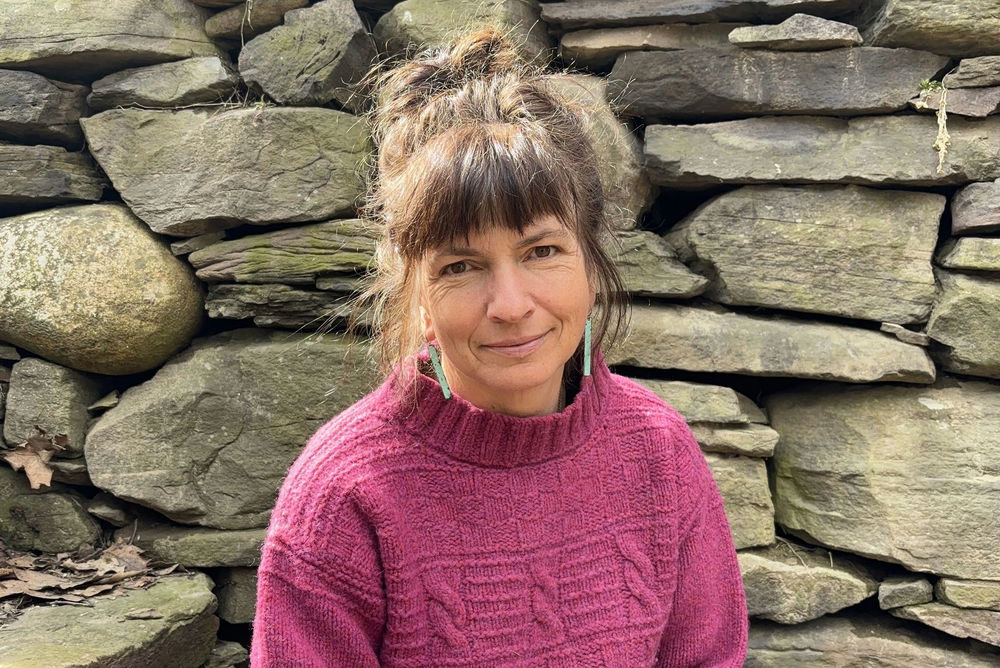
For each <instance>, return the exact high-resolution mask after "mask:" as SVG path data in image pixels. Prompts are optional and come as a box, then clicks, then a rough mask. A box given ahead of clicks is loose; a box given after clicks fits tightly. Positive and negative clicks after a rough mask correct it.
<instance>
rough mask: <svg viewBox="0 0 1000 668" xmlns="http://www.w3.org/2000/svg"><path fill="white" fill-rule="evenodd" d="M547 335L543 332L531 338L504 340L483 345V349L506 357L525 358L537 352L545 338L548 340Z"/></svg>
mask: <svg viewBox="0 0 1000 668" xmlns="http://www.w3.org/2000/svg"><path fill="white" fill-rule="evenodd" d="M548 335H549V333H548V332H545V333H544V334H540V335H538V336H533V337H521V338H516V339H506V340H503V341H497V342H496V343H491V344H488V345H487V344H484V345H483V348H485V349H486V350H489V351H490V352H494V353H497V354H499V355H504V356H507V357H527V356H528V355H530V354H531V353H533V352H535V351H536V350H538V348H539V347H540V346H541V345H542V344H543V343H544V342H545V340H546V338H548Z"/></svg>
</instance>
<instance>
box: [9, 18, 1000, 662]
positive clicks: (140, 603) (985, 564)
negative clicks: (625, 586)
mask: <svg viewBox="0 0 1000 668" xmlns="http://www.w3.org/2000/svg"><path fill="white" fill-rule="evenodd" d="M991 4H992V3H988V2H981V1H980V0H952V2H950V3H940V2H937V0H865V1H863V2H862V1H861V0H692V1H690V2H685V3H651V2H648V1H647V0H618V1H617V2H614V3H608V2H604V1H601V0H569V1H566V2H547V3H541V4H539V3H538V2H536V0H488V1H487V2H482V1H475V0H453V1H451V2H447V3H445V2H440V1H439V0H403V1H402V2H395V1H394V0H357V1H356V2H353V3H352V2H351V1H350V0H320V1H318V2H310V1H309V0H253V1H252V2H246V3H244V2H242V1H241V0H194V1H189V0H158V2H155V3H154V2H150V1H149V0H119V2H116V3H113V4H109V3H98V2H97V1H96V0H93V1H92V2H90V1H88V2H80V3H70V4H69V5H67V6H66V7H62V6H60V10H59V11H55V10H54V9H52V8H51V7H47V6H46V5H44V4H43V3H34V2H30V0H8V2H7V3H6V7H5V16H4V17H3V18H2V19H0V25H2V26H3V30H0V153H2V154H4V155H10V156H11V161H10V163H11V164H10V166H9V167H7V168H5V170H4V173H5V174H7V175H8V178H7V179H6V180H3V182H2V183H0V248H2V249H4V250H3V252H2V253H0V340H2V341H3V342H6V343H8V344H12V345H3V344H0V421H2V430H3V438H4V441H5V442H6V444H7V446H8V447H9V448H14V447H15V446H17V445H18V444H20V443H22V442H24V441H25V440H26V439H28V438H29V437H30V435H31V434H32V433H33V432H32V430H33V429H34V427H35V425H38V427H39V428H41V429H43V430H44V432H45V433H46V434H49V435H52V434H62V435H65V444H66V445H65V448H64V449H62V450H60V451H59V452H57V453H56V454H55V456H54V458H53V459H52V460H51V461H50V462H49V466H50V468H51V469H52V484H51V485H41V486H38V487H33V486H32V485H30V484H28V481H27V479H26V477H25V475H24V472H15V471H14V470H12V469H10V468H8V467H0V541H2V542H3V543H4V544H6V545H8V546H11V547H14V548H16V549H24V550H37V551H42V552H49V553H58V552H61V551H71V550H75V549H76V548H77V547H78V546H80V545H83V544H91V545H93V544H99V543H102V542H106V541H108V540H110V539H111V538H112V537H116V538H126V539H128V540H131V541H133V542H134V543H136V544H137V545H139V546H140V547H142V548H143V549H145V550H146V555H147V556H150V557H153V558H156V559H158V560H162V561H165V562H170V563H179V564H182V565H184V566H186V567H188V568H190V569H198V570H204V571H205V573H207V574H208V575H209V576H210V577H205V576H204V574H203V573H195V574H191V575H189V576H185V577H184V578H175V579H174V581H173V582H166V581H167V580H170V578H165V579H164V580H165V582H164V583H163V584H162V585H157V586H156V587H154V588H152V589H150V590H148V591H146V590H135V591H131V592H129V593H128V594H127V595H126V597H125V599H126V600H125V604H124V606H122V605H118V606H117V607H116V606H115V605H112V603H113V601H112V600H108V601H104V600H97V602H98V603H99V605H98V606H95V608H94V610H93V611H92V613H91V612H90V611H88V613H89V614H91V618H92V619H91V620H90V622H92V625H90V626H88V627H87V629H86V634H87V635H86V636H82V635H81V636H69V635H66V636H65V637H64V638H63V645H67V646H74V647H76V646H79V648H80V652H79V655H78V656H75V657H73V661H72V663H73V664H74V665H75V664H76V663H79V662H90V663H94V664H95V665H96V664H102V663H107V664H110V663H115V662H120V663H129V662H133V663H135V662H138V661H143V662H148V661H149V657H154V659H153V661H154V663H156V660H155V656H156V652H157V651H158V650H157V648H158V647H159V648H162V647H166V646H170V647H183V648H184V651H183V652H182V653H181V655H179V656H173V655H172V656H171V659H170V660H171V662H172V663H173V664H175V665H185V666H187V665H190V666H202V665H204V666H209V665H211V666H219V667H223V666H232V665H238V664H241V663H244V665H245V659H246V649H247V648H246V647H241V646H239V645H238V644H235V643H227V642H224V641H218V640H217V635H218V634H217V632H218V627H219V623H220V620H221V621H223V622H225V623H227V624H230V625H236V626H235V627H233V628H237V629H240V631H238V633H242V634H243V637H244V638H245V639H246V640H249V627H248V623H249V622H250V621H251V620H252V618H253V610H254V593H255V566H256V565H257V559H258V557H259V548H260V543H261V541H262V540H263V537H264V533H265V528H266V526H267V523H268V520H269V516H270V511H271V507H272V505H273V500H274V494H275V492H276V491H277V489H278V487H279V486H280V484H281V481H282V479H283V477H284V475H285V474H286V472H287V468H288V466H289V465H290V464H291V462H292V461H293V460H294V459H295V457H296V456H297V454H298V452H299V451H300V450H301V447H302V445H303V444H304V443H305V441H306V439H307V438H308V436H309V435H310V434H311V433H312V432H313V431H314V430H315V429H316V428H317V427H318V426H319V425H321V424H322V423H323V422H325V421H326V420H328V419H329V418H330V417H331V416H332V415H334V414H335V413H337V412H338V411H340V410H342V409H343V408H345V407H346V406H348V405H350V404H351V403H353V402H354V401H355V400H356V399H358V398H359V397H361V396H362V395H363V394H364V393H365V392H367V391H368V390H369V389H370V388H371V387H372V386H373V385H374V384H375V383H377V382H378V380H379V378H378V377H377V374H376V372H375V370H374V369H373V368H372V366H371V364H370V363H369V361H368V357H367V355H366V352H367V349H366V342H365V341H364V340H362V339H356V338H353V337H350V336H348V335H346V334H344V333H342V330H343V326H342V325H343V322H344V319H345V317H346V316H347V315H348V313H349V310H350V305H351V300H350V295H351V294H352V293H354V292H356V291H357V290H358V289H359V288H361V287H362V286H363V281H364V274H365V271H366V269H367V267H368V266H369V264H370V262H371V258H372V254H373V252H374V246H375V240H376V236H377V234H376V230H374V229H372V228H371V226H370V225H369V224H368V223H366V222H365V221H363V220H361V219H359V218H358V210H359V206H360V204H361V203H362V202H361V200H362V197H363V193H364V179H363V177H362V174H363V172H364V171H365V169H366V168H367V167H368V166H369V165H370V164H371V161H372V159H373V156H372V146H371V142H370V140H369V137H368V135H367V132H366V129H365V124H364V122H363V119H362V116H361V114H362V113H363V111H364V109H365V102H364V100H362V99H361V98H360V97H359V91H358V89H357V86H356V84H357V82H358V80H359V79H360V77H361V76H362V75H363V73H364V72H365V71H366V70H367V69H368V68H369V66H370V65H371V64H372V63H373V62H374V61H375V60H377V59H379V58H382V57H384V56H387V55H392V54H401V53H405V52H408V51H413V50H415V49H419V48H424V47H429V46H435V45H438V44H441V43H443V42H445V41H447V40H449V39H450V38H451V37H452V36H454V35H455V34H457V33H458V32H460V31H462V30H464V29H465V28H466V27H467V26H468V25H469V24H470V23H472V22H486V23H491V24H494V25H499V26H500V27H502V28H504V29H505V30H507V31H509V34H510V35H511V36H512V37H513V38H514V41H515V42H517V43H518V44H519V47H520V49H521V50H522V53H523V55H524V56H525V57H526V58H529V59H535V60H537V61H539V62H544V63H550V62H553V63H555V64H557V65H558V64H560V63H561V64H565V65H568V66H570V67H572V68H573V73H572V74H571V75H570V76H565V77H552V78H551V81H552V84H553V91H554V92H555V93H557V94H558V95H562V96H565V98H566V99H567V100H568V101H573V102H575V103H580V104H583V105H584V106H585V107H587V108H588V109H589V110H590V111H589V113H588V117H587V131H588V133H589V134H590V138H591V141H592V143H593V144H594V146H595V148H596V149H597V151H598V153H599V154H600V155H601V157H602V178H603V180H604V183H605V186H606V190H607V193H606V194H607V199H608V207H609V209H608V211H609V215H610V216H611V219H612V221H613V223H614V227H615V229H616V232H615V236H616V239H614V240H613V243H612V248H613V252H614V255H615V258H616V262H617V264H618V266H619V268H620V269H621V271H622V273H623V275H624V277H625V280H626V284H627V286H628V289H629V291H630V293H631V295H632V299H633V315H632V321H631V329H630V332H629V335H628V337H627V338H626V339H625V341H624V342H623V343H622V344H621V345H619V346H618V347H617V348H615V349H614V350H609V351H607V355H608V359H609V362H611V363H613V364H614V365H615V368H616V370H618V371H619V372H620V373H625V374H628V375H631V376H633V377H635V378H636V379H637V380H638V381H639V382H641V383H644V384H645V385H647V386H648V387H649V388H650V389H652V390H653V391H654V392H656V393H657V394H658V395H659V396H661V397H662V398H663V399H664V400H665V401H667V402H668V403H670V404H671V405H672V406H674V407H675V408H676V409H677V410H678V411H680V412H681V413H682V414H683V415H684V416H685V418H686V419H687V421H688V422H689V424H690V425H691V428H692V431H693V432H694V434H695V436H696V438H697V440H698V442H699V443H700V444H701V446H702V449H703V451H704V453H705V457H706V459H707V461H708V462H709V465H710V467H711V469H712V472H713V474H714V476H715V479H716V481H717V483H718V485H719V488H720V490H721V492H722V495H723V499H724V501H725V507H726V513H727V516H728V518H729V522H730V526H731V527H732V531H733V538H734V542H735V544H736V547H737V549H738V553H739V559H740V566H741V570H742V572H743V578H744V585H745V588H746V591H747V596H748V602H749V607H750V614H751V617H752V620H751V642H750V644H751V648H750V651H749V655H748V659H747V665H753V666H789V665H806V664H808V665H830V666H835V665H867V664H870V663H872V662H875V661H878V662H880V663H879V665H887V666H903V665H906V666H912V665H919V666H969V667H973V666H988V665H997V663H998V662H1000V649H997V648H998V647H1000V569H998V562H997V560H996V553H997V551H998V550H1000V524H998V522H997V520H996V517H997V516H998V514H1000V496H998V494H997V492H996V488H997V480H998V479H1000V469H998V467H997V464H996V462H997V461H1000V382H998V381H1000V343H998V342H1000V238H998V237H1000V234H998V233H1000V205H998V202H1000V158H998V156H1000V115H998V114H997V111H998V104H1000V93H998V91H1000V15H998V14H997V12H996V11H994V10H992V9H990V8H989V6H990V5H991ZM948 114H952V116H949V115H948ZM331 330H332V331H331ZM751 397H752V398H751ZM163 586H170V587H173V589H170V590H169V592H170V593H164V592H165V590H164V589H162V587H163ZM157 587H159V588H160V589H157ZM168 597H169V598H171V599H172V600H178V601H185V603H184V604H183V605H181V606H179V607H178V608H177V609H172V610H169V611H162V610H159V611H160V612H162V613H163V617H162V619H161V620H159V621H160V622H162V623H159V622H157V621H156V620H144V622H145V623H144V625H143V627H142V628H141V629H138V628H137V630H136V631H135V633H134V635H128V634H123V633H122V631H121V630H120V622H119V619H120V618H121V615H122V614H123V612H122V610H132V609H141V608H147V607H156V606H159V605H162V603H157V601H163V600H165V599H166V598H168ZM95 600H96V599H95ZM73 610H74V608H73V606H51V607H44V608H43V607H41V606H35V607H30V608H28V609H26V610H25V611H24V612H23V613H22V614H21V615H20V616H19V617H18V618H17V619H16V620H15V621H14V622H12V623H10V624H8V625H6V626H5V627H4V628H0V655H3V656H4V657H5V659H7V658H11V659H12V660H13V661H14V662H15V663H16V662H17V661H18V660H19V657H24V660H25V661H26V662H27V661H34V662H35V663H38V664H42V663H44V664H45V665H51V666H60V665H69V663H70V662H69V661H67V659H66V658H65V656H64V655H63V654H62V653H61V652H60V653H59V654H52V655H46V654H44V652H45V651H47V650H45V647H51V643H49V644H46V642H47V638H48V637H49V636H51V634H53V633H63V634H66V633H68V632H66V631H64V630H63V631H60V630H59V629H66V628H72V627H73V626H74V624H75V625H77V626H78V625H79V621H71V620H72V619H74V618H69V619H70V621H68V618H67V617H66V616H65V615H66V614H67V612H72V611H73ZM102 625H107V626H110V627H113V628H114V629H115V631H113V632H112V631H110V630H108V631H106V632H105V631H102ZM105 635H106V636H107V642H102V643H96V646H95V643H93V642H86V638H87V637H89V638H91V639H92V638H93V637H103V636H105ZM165 639H167V640H165ZM28 657H30V658H28Z"/></svg>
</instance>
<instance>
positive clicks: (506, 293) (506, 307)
mask: <svg viewBox="0 0 1000 668" xmlns="http://www.w3.org/2000/svg"><path fill="white" fill-rule="evenodd" d="M534 309H535V301H534V298H533V297H532V295H531V290H530V286H529V284H528V277H527V276H525V275H524V272H523V271H520V268H519V267H497V268H496V269H495V270H494V271H493V273H492V275H491V277H490V287H489V296H488V301H487V305H486V316H487V317H488V318H489V319H490V320H493V321H496V322H517V321H519V320H523V319H524V318H527V317H528V316H530V315H531V314H532V313H533V312H534Z"/></svg>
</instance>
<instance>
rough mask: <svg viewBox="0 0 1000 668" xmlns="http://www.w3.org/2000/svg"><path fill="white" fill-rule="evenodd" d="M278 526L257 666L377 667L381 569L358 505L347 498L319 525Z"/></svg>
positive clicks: (264, 572)
mask: <svg viewBox="0 0 1000 668" xmlns="http://www.w3.org/2000/svg"><path fill="white" fill-rule="evenodd" d="M288 505H290V504H288ZM282 510H283V508H282V504H281V502H279V504H278V506H276V507H275V513H282ZM282 516H283V517H284V515H282ZM274 524H275V530H274V531H269V532H268V536H267V538H266V539H265V541H264V546H263V550H262V553H261V561H260V566H259V567H258V570H257V608H256V612H255V615H254V622H253V627H252V633H253V637H252V639H251V648H250V666H251V668H279V667H280V668H285V667H287V666H296V667H297V668H298V667H301V668H313V667H314V668H338V667H340V666H344V667H345V668H346V667H350V668H355V667H356V668H378V665H379V660H378V652H379V649H380V647H381V642H382V633H383V629H384V624H385V595H384V588H383V584H382V582H383V580H382V569H381V563H380V560H379V555H378V550H377V544H376V538H375V534H374V531H373V529H372V527H371V526H370V525H369V524H368V522H367V520H366V518H365V517H364V515H363V513H362V512H361V511H360V510H359V508H358V506H357V505H356V504H355V503H353V502H351V501H350V500H348V499H346V498H345V499H344V500H343V501H342V502H340V503H339V504H338V506H337V508H336V510H334V511H332V512H330V513H329V515H327V516H324V517H322V518H321V519H319V520H316V521H313V522H294V521H287V518H286V519H285V520H280V521H279V520H276V521H275V523H274ZM310 536H324V538H323V539H322V540H320V539H312V540H310V538H309V537H310Z"/></svg>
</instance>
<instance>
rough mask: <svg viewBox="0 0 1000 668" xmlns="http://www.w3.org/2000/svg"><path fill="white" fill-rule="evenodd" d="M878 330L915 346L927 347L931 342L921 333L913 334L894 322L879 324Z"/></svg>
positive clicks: (910, 330)
mask: <svg viewBox="0 0 1000 668" xmlns="http://www.w3.org/2000/svg"><path fill="white" fill-rule="evenodd" d="M878 329H879V331H880V332H888V333H889V334H892V335H893V336H895V337H896V338H897V339H899V340H900V341H902V342H904V343H912V344H913V345H915V346H928V345H930V342H931V338H930V337H929V336H927V335H926V334H924V333H923V332H914V331H913V330H912V329H907V328H906V327H903V326H902V325H897V324H896V323H894V322H882V323H879V327H878Z"/></svg>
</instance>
